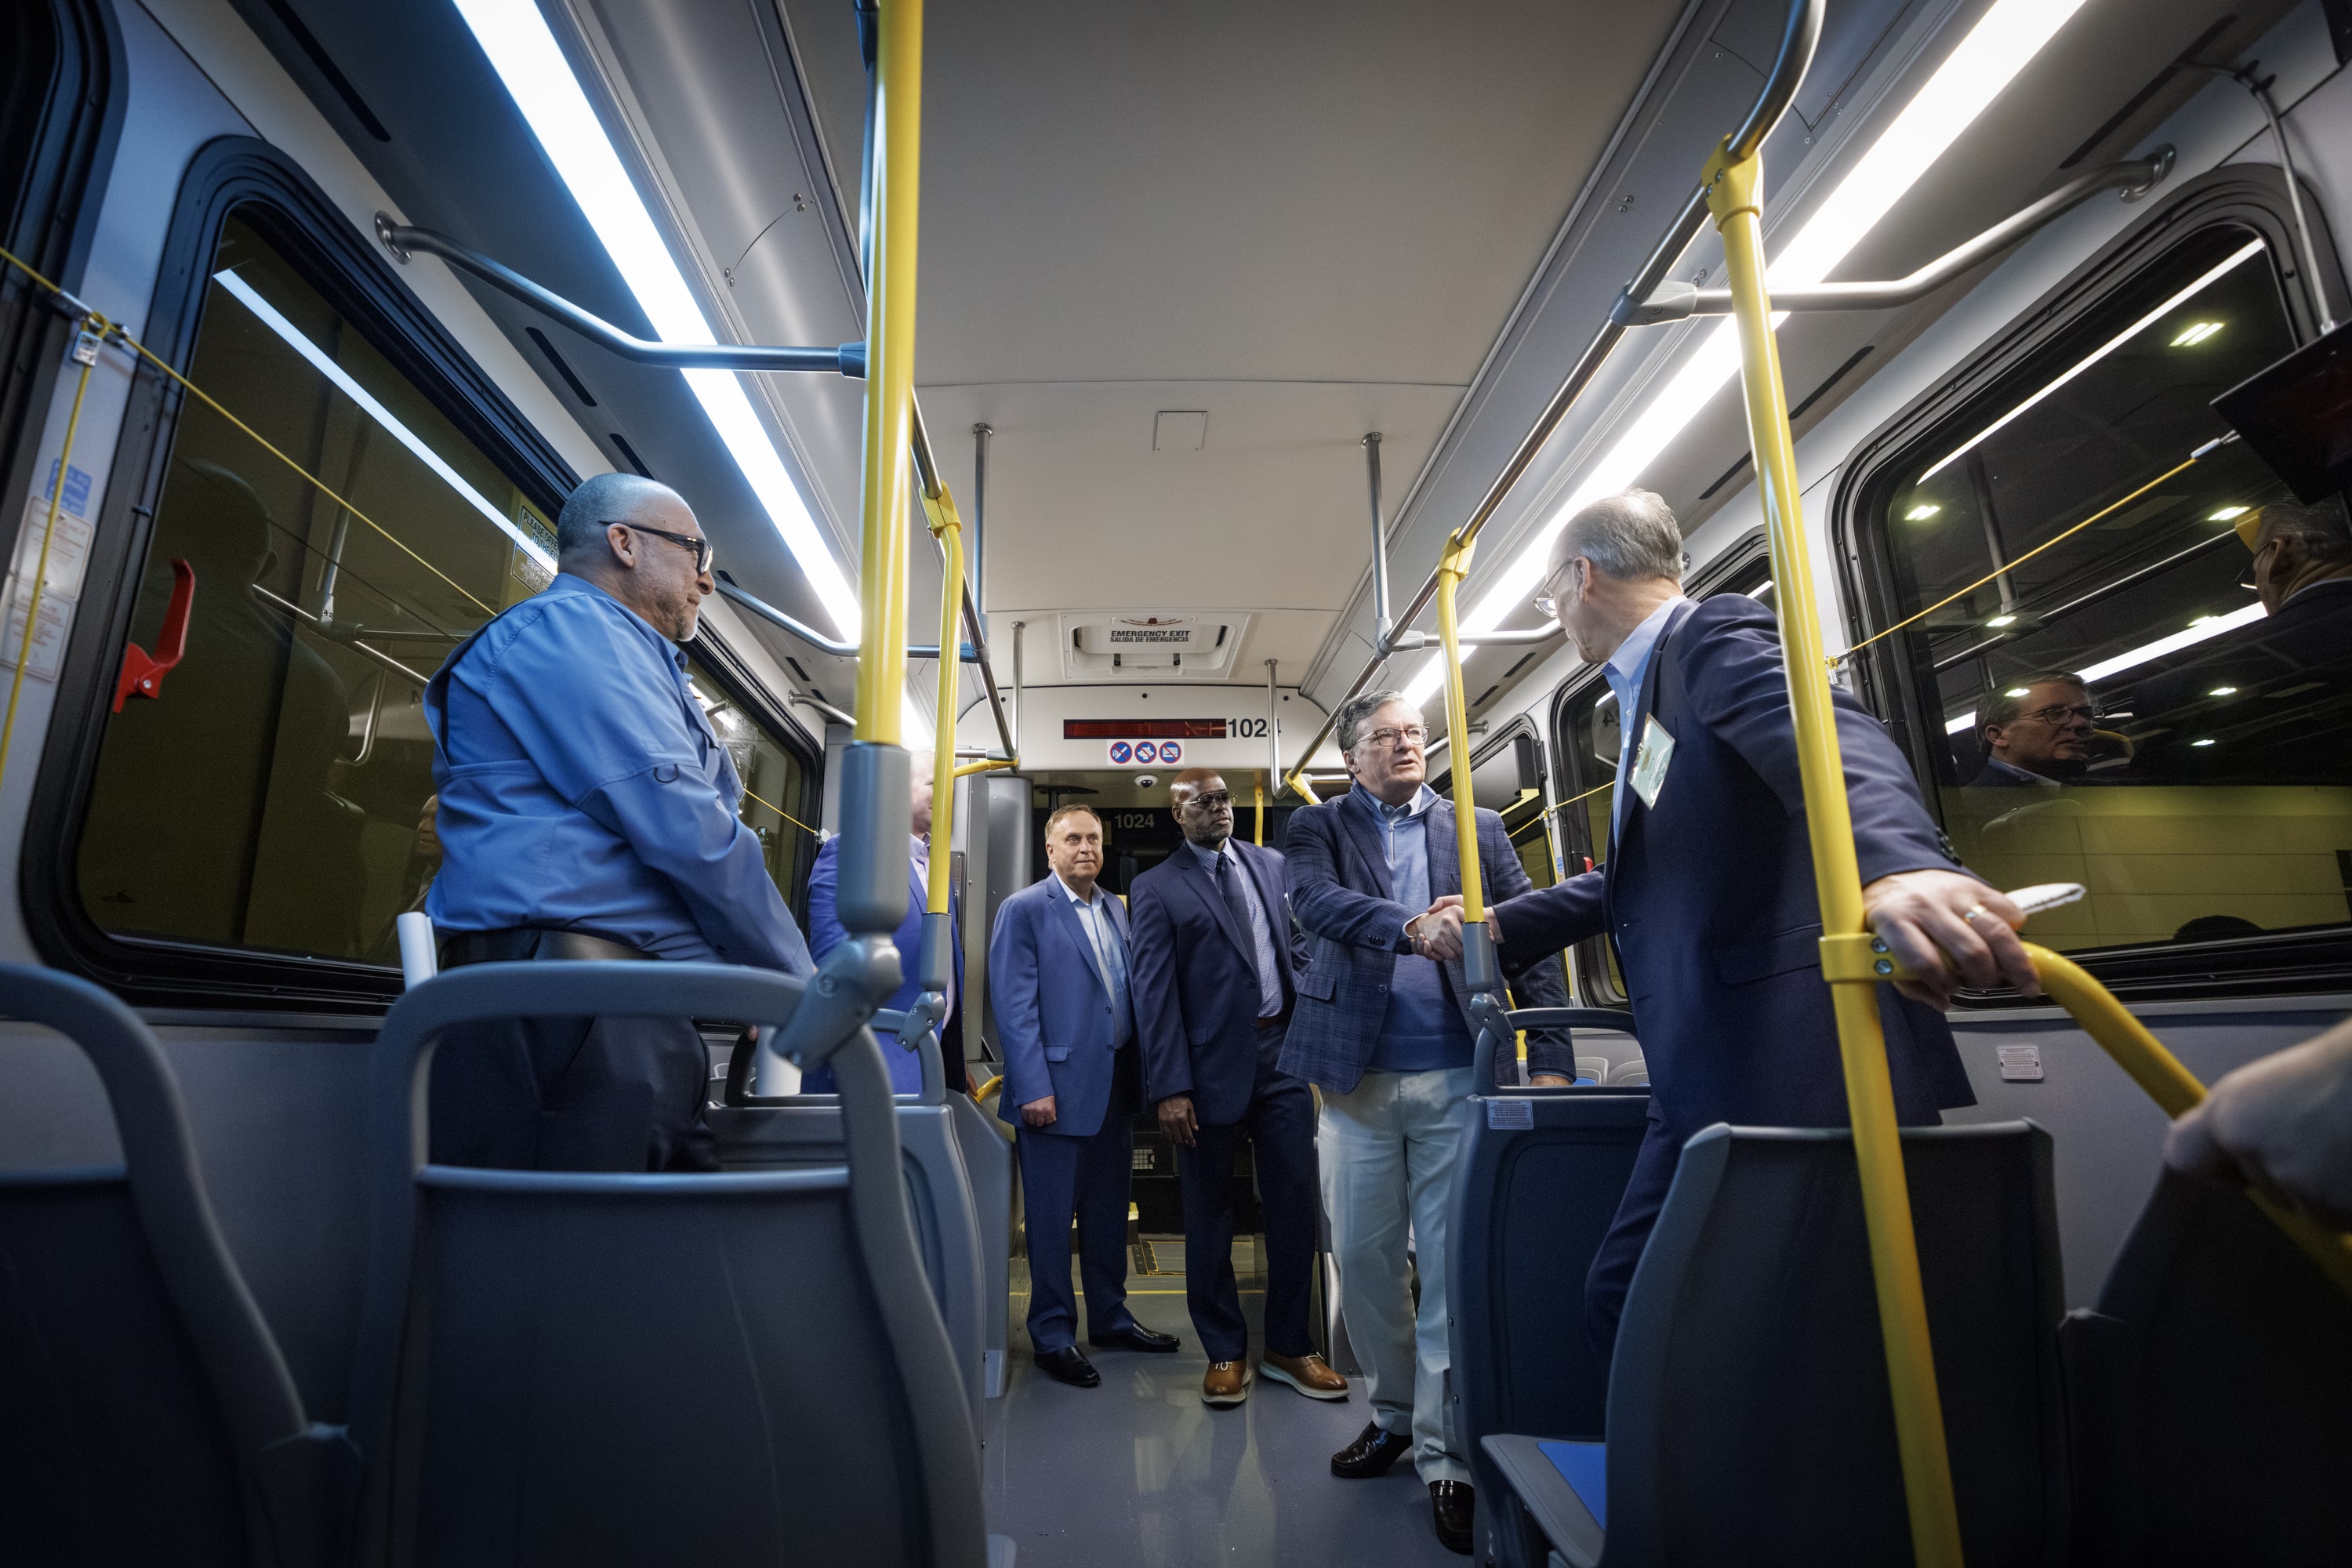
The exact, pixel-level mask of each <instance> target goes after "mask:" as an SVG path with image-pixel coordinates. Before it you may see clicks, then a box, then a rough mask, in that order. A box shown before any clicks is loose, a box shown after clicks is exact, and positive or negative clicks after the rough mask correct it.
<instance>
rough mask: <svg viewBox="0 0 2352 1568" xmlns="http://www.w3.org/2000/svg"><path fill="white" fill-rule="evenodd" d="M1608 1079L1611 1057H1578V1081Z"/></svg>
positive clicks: (1590, 1081) (1592, 1081)
mask: <svg viewBox="0 0 2352 1568" xmlns="http://www.w3.org/2000/svg"><path fill="white" fill-rule="evenodd" d="M1608 1079H1609V1058H1607V1057H1579V1058H1576V1081H1577V1082H1579V1083H1605V1082H1607V1081H1608Z"/></svg>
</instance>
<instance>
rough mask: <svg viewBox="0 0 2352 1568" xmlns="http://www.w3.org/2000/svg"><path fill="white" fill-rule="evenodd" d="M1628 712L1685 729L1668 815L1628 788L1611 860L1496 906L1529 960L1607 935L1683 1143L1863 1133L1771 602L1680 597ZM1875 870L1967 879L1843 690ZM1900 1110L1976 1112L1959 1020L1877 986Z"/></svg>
mask: <svg viewBox="0 0 2352 1568" xmlns="http://www.w3.org/2000/svg"><path fill="white" fill-rule="evenodd" d="M1641 699H1642V700H1641V705H1640V710H1639V711H1637V712H1634V713H1631V714H1627V715H1625V717H1624V722H1625V723H1627V724H1629V725H1631V726H1633V735H1634V736H1635V738H1636V746H1637V747H1638V745H1639V738H1640V736H1641V734H1642V733H1643V729H1644V727H1645V721H1646V720H1648V719H1650V718H1653V717H1654V718H1655V719H1656V720H1657V721H1658V724H1659V726H1660V728H1662V729H1664V731H1666V732H1667V733H1668V734H1669V735H1671V736H1673V737H1674V742H1675V748H1674V753H1673V758H1672V761H1671V762H1670V763H1668V765H1667V768H1666V774H1665V778H1664V781H1663V783H1662V784H1660V785H1659V788H1658V792H1657V805H1656V808H1655V809H1652V808H1650V807H1648V806H1645V805H1643V804H1642V801H1641V797H1640V796H1639V795H1635V794H1633V792H1632V790H1631V789H1630V787H1628V786H1621V787H1626V789H1627V793H1626V797H1625V801H1624V806H1623V816H1622V825H1621V826H1620V828H1619V831H1618V834H1617V845H1616V848H1615V850H1614V851H1613V852H1612V854H1611V856H1610V858H1609V864H1608V865H1607V866H1605V867H1602V868H1601V869H1599V870H1596V871H1588V872H1585V873H1584V874H1583V875H1581V876H1578V877H1571V878H1570V879H1568V880H1567V881H1565V882H1562V883H1561V884H1559V886H1558V887H1555V888H1546V889H1543V890H1542V891H1540V892H1535V893H1529V894H1528V895H1526V896H1524V897H1521V898H1517V899H1512V900H1508V901H1507V902H1504V903H1502V904H1500V905H1498V906H1497V907H1496V911H1495V913H1496V918H1497V919H1498V920H1499V921H1501V922H1502V931H1503V962H1504V967H1505V969H1506V971H1508V970H1510V969H1511V968H1513V967H1515V966H1517V965H1518V964H1522V963H1531V962H1533V961H1534V960H1535V959H1537V958H1538V957H1539V956H1543V955H1548V954H1550V953H1553V952H1559V950H1560V949H1561V948H1563V947H1565V946H1567V945H1569V944H1570V943H1571V942H1578V941H1581V940H1582V939H1584V938H1586V937H1591V936H1596V935H1599V934H1601V932H1603V931H1606V932H1608V933H1610V934H1611V935H1612V936H1613V937H1614V938H1615V940H1616V943H1617V952H1618V961H1619V963H1620V965H1621V967H1622V969H1623V971H1624V974H1625V984H1626V987H1627V989H1628V990H1629V991H1630V992H1631V993H1632V995H1633V1029H1634V1033H1635V1034H1636V1035H1637V1036H1638V1037H1640V1039H1641V1042H1642V1054H1643V1057H1644V1058H1646V1059H1647V1061H1648V1063H1649V1068H1650V1107H1651V1109H1650V1115H1651V1120H1652V1121H1656V1122H1659V1123H1661V1124H1663V1125H1664V1127H1665V1128H1666V1129H1667V1130H1668V1131H1672V1132H1673V1133H1675V1134H1676V1135H1677V1136H1679V1137H1685V1138H1686V1137H1688V1136H1689V1135H1690V1134H1692V1133H1694V1132H1696V1131H1699V1129H1701V1128H1703V1127H1706V1126H1709V1125H1711V1124H1712V1123H1714V1122H1717V1121H1730V1122H1737V1123H1742V1124H1748V1125H1765V1126H1789V1127H1843V1126H1844V1125H1845V1124H1846V1101H1845V1080H1844V1077H1843V1068H1842V1067H1841V1064H1840V1061H1839V1057H1838V1047H1837V1026H1836V1023H1835V1021H1834V1019H1833V1017H1832V1013H1831V1008H1830V992H1829V987H1828V985H1826V984H1823V982H1822V974H1821V952H1820V950H1819V948H1818V947H1817V946H1816V943H1818V942H1819V941H1820V939H1821V934H1822V916H1821V904H1820V901H1819V899H1818V897H1817V896H1816V894H1815V892H1814V889H1813V862H1812V850H1811V839H1810V838H1809V837H1807V834H1806V831H1805V803H1804V791H1803V786H1802V784H1801V783H1800V781H1799V778H1798V773H1797V749H1796V731H1795V727H1794V725H1793V724H1792V722H1791V721H1790V714H1789V691H1788V684H1787V679H1786V677H1785V676H1784V674H1783V673H1782V670H1781V664H1780V628H1779V626H1778V625H1777V624H1776V623H1775V622H1774V621H1773V619H1772V615H1771V612H1770V611H1769V610H1767V609H1766V608H1764V606H1763V605H1759V604H1758V603H1757V602H1756V601H1755V600H1753V599H1751V598H1748V597H1747V596H1746V595H1739V594H1724V595H1717V596H1716V597H1714V598H1711V599H1708V600H1706V601H1705V602H1704V603H1701V604H1696V605H1684V606H1678V607H1677V610H1676V612H1675V616H1674V618H1673V619H1672V620H1671V621H1669V623H1668V626H1667V629H1666V632H1665V634H1664V636H1663V637H1661V638H1660V639H1659V642H1658V646H1657V648H1656V650H1655V652H1654V653H1653V654H1652V656H1651V658H1650V663H1649V668H1648V669H1647V670H1646V672H1645V673H1644V675H1643V683H1642V693H1641ZM1834 702H1835V706H1836V710H1837V727H1838V745H1839V747H1840V749H1841V751H1842V752H1843V758H1844V764H1845V782H1846V796H1847V799H1848V800H1849V802H1850V803H1851V805H1852V808H1853V840H1854V848H1855V850H1856V852H1857V853H1858V855H1859V856H1860V858H1861V862H1862V879H1863V880H1864V882H1870V881H1874V880H1875V879H1878V878H1880V877H1885V876H1887V875H1890V874H1892V873H1894V872H1896V871H1916V870H1927V869H1935V870H1953V869H1958V868H1959V867H1958V862H1957V861H1956V860H1954V859H1953V858H1952V856H1951V853H1950V850H1949V847H1948V844H1947V842H1946V840H1945V838H1944V836H1943V834H1942V833H1941V832H1940V831H1939V830H1938V829H1937V826H1936V824H1935V821H1934V819H1932V818H1931V817H1929V816H1928V815H1927V806H1926V805H1924V804H1923V803H1922V802H1921V801H1920V798H1919V792H1918V787H1917V785H1916V784H1915V783H1914V782H1913V779H1912V773H1911V768H1910V765H1909V764H1908V763H1906V761H1905V760H1904V757H1903V753H1902V752H1899V751H1897V750H1896V749H1895V743H1894V742H1892V741H1891V740H1889V739H1888V738H1887V735H1886V732H1885V730H1884V729H1882V728H1881V727H1880V725H1879V722H1878V721H1877V720H1876V719H1874V717H1872V716H1871V714H1870V711H1869V710H1867V709H1865V708H1864V707H1863V706H1862V704H1861V703H1859V702H1857V701H1856V700H1854V699H1853V698H1852V697H1851V696H1848V695H1847V694H1846V693H1844V692H1843V691H1839V692H1835V693H1834ZM1878 994H1879V1015H1880V1017H1881V1018H1882V1019H1883V1020H1884V1022H1885V1026H1886V1049H1887V1057H1888V1059H1889V1061H1890V1063H1891V1065H1892V1067H1893V1070H1894V1079H1895V1111H1896V1113H1897V1115H1898V1116H1899V1117H1900V1118H1901V1120H1902V1121H1906V1122H1909V1123H1915V1124H1916V1123H1919V1122H1928V1121H1935V1120H1936V1119H1937V1118H1936V1112H1937V1110H1940V1109H1942V1108H1944V1107H1947V1106H1956V1105H1969V1104H1973V1103H1975V1100H1976V1096H1975V1095H1974V1093H1973V1092H1972V1091H1971V1090H1970V1089H1969V1080H1968V1074H1967V1073H1966V1071H1965V1070H1964V1069H1963V1068H1961V1066H1960V1058H1959V1053H1958V1050H1957V1049H1956V1048H1955V1047H1954V1046H1953V1044H1952V1032H1951V1030H1950V1028H1949V1027H1948V1026H1946V1024H1945V1022H1944V1018H1943V1015H1941V1014H1940V1013H1937V1011H1936V1010H1935V1009H1933V1008H1931V1007H1927V1006H1925V1005H1921V1004H1919V1003H1916V1002H1911V1001H1906V1000H1905V999H1904V998H1902V997H1900V996H1898V995H1896V994H1895V992H1894V990H1893V988H1892V987H1889V986H1881V987H1879V993H1878Z"/></svg>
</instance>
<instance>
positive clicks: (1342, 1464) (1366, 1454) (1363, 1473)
mask: <svg viewBox="0 0 2352 1568" xmlns="http://www.w3.org/2000/svg"><path fill="white" fill-rule="evenodd" d="M1411 1451H1412V1433H1410V1432H1383V1431H1381V1424H1380V1423H1379V1422H1377V1421H1372V1422H1368V1423H1366V1424H1365V1426H1364V1429H1363V1430H1362V1431H1361V1432H1359V1433H1357V1434H1356V1440H1355V1441H1354V1442H1352V1443H1350V1444H1349V1445H1348V1446H1347V1447H1344V1448H1342V1449H1340V1450H1339V1452H1338V1453H1336V1454H1334V1455H1332V1456H1331V1473H1332V1474H1333V1475H1335V1476H1337V1477H1339V1479H1341V1480H1343V1481H1368V1480H1371V1479H1375V1478H1377V1477H1380V1476H1385V1475H1387V1474H1388V1473H1389V1467H1390V1466H1391V1465H1393V1464H1395V1463H1396V1462H1397V1460H1398V1459H1400V1458H1402V1457H1403V1456H1404V1455H1405V1454H1407V1453H1409V1452H1411Z"/></svg>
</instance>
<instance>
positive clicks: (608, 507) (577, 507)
mask: <svg viewBox="0 0 2352 1568" xmlns="http://www.w3.org/2000/svg"><path fill="white" fill-rule="evenodd" d="M656 496H671V497H674V498H677V499H678V500H684V499H685V498H683V497H681V496H678V494H677V491H676V490H674V489H670V488H669V487H668V486H667V485H666V484H663V483H661V482H660V481H659V480H657V479H644V478H641V477H639V476H638V475H635V474H596V475H593V476H592V477H591V478H588V479H583V480H581V481H580V487H579V489H575V490H573V491H572V494H571V495H570V496H569V497H567V498H566V499H565V500H564V502H563V510H562V511H560V512H558V513H556V515H555V552H556V553H557V554H558V555H569V554H571V553H572V552H573V551H575V550H585V549H587V548H588V547H589V546H590V545H592V544H594V543H595V542H597V541H598V540H600V539H602V538H604V525H605V524H606V523H608V522H627V521H631V520H632V519H634V518H635V517H636V516H637V515H638V509H639V508H641V507H643V506H644V505H645V504H646V502H647V501H648V500H653V499H654V498H655V497H656Z"/></svg>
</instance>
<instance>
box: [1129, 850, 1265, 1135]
mask: <svg viewBox="0 0 2352 1568" xmlns="http://www.w3.org/2000/svg"><path fill="white" fill-rule="evenodd" d="M1226 842H1227V844H1228V845H1229V846H1230V847H1231V850H1232V853H1233V854H1234V856H1235V857H1237V858H1238V859H1239V861H1240V864H1241V866H1242V868H1243V869H1244V871H1245V872H1247V874H1248V876H1249V879H1250V885H1251V886H1252V887H1253V888H1255V889H1256V891H1257V899H1258V903H1259V904H1260V905H1261V906H1262V907H1263V908H1264V909H1265V924H1266V934H1267V935H1268V936H1269V937H1271V938H1273V940H1274V953H1275V959H1276V964H1277V966H1278V967H1279V969H1280V970H1281V974H1280V977H1279V978H1280V981H1281V984H1282V1007H1283V1011H1284V1012H1288V1011H1289V1010H1290V1006H1291V999H1292V996H1293V994H1294V991H1293V986H1294V975H1295V973H1296V971H1297V969H1298V968H1299V967H1301V966H1302V965H1304V963H1306V960H1307V939H1306V937H1305V936H1304V935H1303V934H1301V933H1300V932H1299V931H1298V930H1297V927H1295V926H1294V925H1292V924H1291V921H1290V910H1289V906H1287V905H1286V904H1285V903H1284V902H1283V899H1282V856H1281V855H1280V854H1279V853H1277V852H1276V851H1275V850H1272V849H1261V848H1259V847H1257V846H1256V845H1255V844H1244V843H1243V842H1242V841H1241V840H1240V839H1238V838H1233V839H1228V840H1227V841H1226ZM1129 899H1130V900H1132V901H1133V902H1132V907H1131V908H1130V909H1129V911H1128V912H1129V915H1131V916H1132V917H1133V919H1134V921H1135V953H1134V963H1135V968H1134V975H1133V980H1134V985H1135V1022H1136V1027H1137V1030H1138V1031H1139V1036H1140V1037H1141V1039H1142V1041H1143V1099H1144V1102H1145V1103H1146V1104H1157V1103H1158V1102H1159V1101H1160V1100H1165V1099H1167V1098H1168V1097H1169V1096H1170V1095H1171V1094H1189V1095H1191V1096H1192V1109H1193V1112H1194V1114H1195V1115H1197V1116H1198V1117H1199V1118H1200V1119H1201V1121H1203V1122H1206V1123H1208V1124H1209V1125H1211V1126H1223V1125H1225V1124H1228V1123H1231V1122H1235V1121H1240V1120H1241V1119H1242V1118H1243V1117H1244V1116H1245V1115H1247V1114H1248V1113H1249V1106H1250V1100H1251V1098H1252V1097H1253V1096H1254V1095H1255V1092H1256V1089H1257V1075H1258V1068H1259V1067H1260V1066H1261V1064H1260V1062H1259V1060H1258V1050H1259V1045H1260V1042H1259V1039H1258V1026H1257V1018H1258V1008H1259V1007H1260V1005H1262V1001H1263V997H1262V994H1261V993H1260V991H1259V989H1258V980H1257V961H1256V956H1255V942H1252V940H1251V937H1250V933H1249V931H1248V930H1247V928H1245V927H1238V926H1236V925H1235V924H1234V911H1233V910H1232V909H1231V908H1229V907H1228V906H1227V905H1226V903H1225V900H1224V899H1223V897H1222V896H1220V895H1219V893H1218V891H1217V883H1216V879H1215V878H1214V877H1213V876H1212V875H1211V874H1210V873H1209V871H1208V870H1207V869H1206V868H1204V867H1202V864H1201V858H1200V857H1199V856H1197V855H1195V854H1193V853H1192V847H1191V846H1190V845H1186V846H1184V847H1180V848H1179V849H1178V850H1177V851H1176V852H1175V853H1174V854H1173V855H1171V856H1169V857H1168V858H1167V859H1165V860H1162V861H1161V862H1160V864H1159V865H1157V866H1154V867H1153V868H1151V869H1150V870H1149V871H1146V872H1144V873H1143V874H1142V875H1141V876H1139V877H1138V878H1136V879H1135V886H1134V888H1133V889H1132V890H1131V891H1130V892H1129ZM1263 1065H1264V1066H1265V1067H1269V1068H1270V1067H1273V1066H1274V1065H1275V1053H1274V1052H1273V1051H1272V1049H1271V1048H1269V1053H1268V1059H1267V1060H1266V1061H1265V1063H1264V1064H1263Z"/></svg>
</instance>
